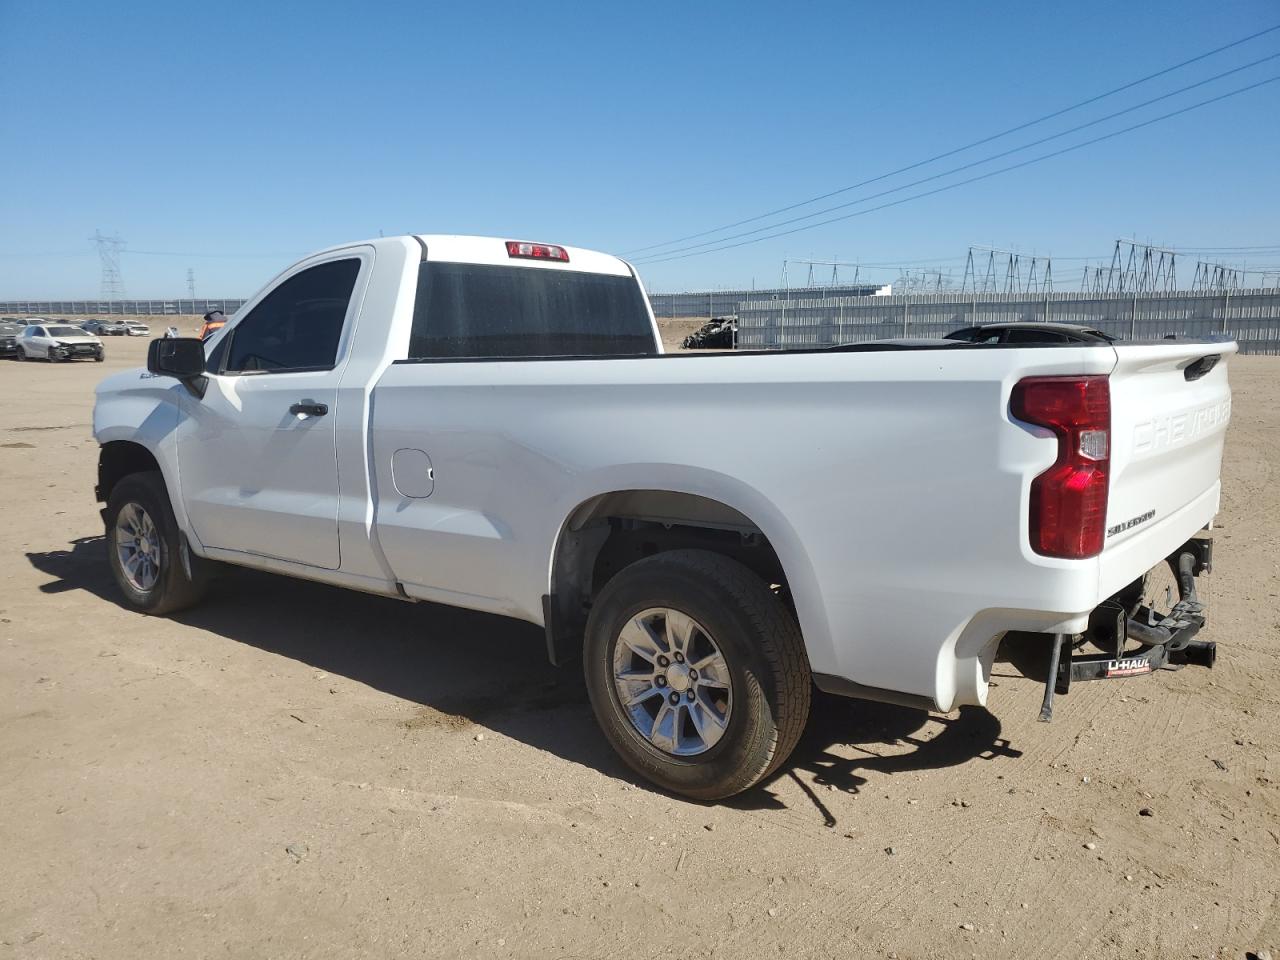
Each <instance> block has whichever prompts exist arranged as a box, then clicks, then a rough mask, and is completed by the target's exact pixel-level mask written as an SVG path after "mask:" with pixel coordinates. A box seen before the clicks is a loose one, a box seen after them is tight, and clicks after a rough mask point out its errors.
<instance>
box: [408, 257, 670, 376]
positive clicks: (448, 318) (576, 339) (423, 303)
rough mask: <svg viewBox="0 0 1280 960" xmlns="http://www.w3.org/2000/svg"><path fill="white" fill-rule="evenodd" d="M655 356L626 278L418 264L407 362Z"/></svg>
mask: <svg viewBox="0 0 1280 960" xmlns="http://www.w3.org/2000/svg"><path fill="white" fill-rule="evenodd" d="M659 352H660V351H659V348H658V343H657V339H656V337H655V335H654V331H653V324H652V321H651V320H650V318H649V312H648V309H647V308H646V306H645V300H644V295H643V294H642V293H641V290H640V284H639V282H638V281H637V280H636V279H635V277H634V276H631V275H629V274H628V275H614V274H605V273H591V272H586V271H580V270H568V269H548V268H538V267H526V266H516V265H507V264H482V263H457V262H451V261H431V260H427V261H423V263H422V264H421V266H420V267H419V270H418V288H417V298H416V300H415V302H414V309H413V327H412V332H411V334H410V338H409V355H408V358H409V359H410V360H436V359H455V360H456V359H471V360H504V359H518V358H533V357H623V356H627V357H634V356H656V355H657V354H658V353H659Z"/></svg>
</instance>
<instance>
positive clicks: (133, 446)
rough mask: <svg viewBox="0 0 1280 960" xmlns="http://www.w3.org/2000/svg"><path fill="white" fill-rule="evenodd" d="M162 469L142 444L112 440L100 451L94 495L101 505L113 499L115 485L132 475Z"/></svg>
mask: <svg viewBox="0 0 1280 960" xmlns="http://www.w3.org/2000/svg"><path fill="white" fill-rule="evenodd" d="M159 469H160V464H159V463H158V462H156V458H155V457H154V456H152V455H151V451H150V450H148V449H147V448H146V447H144V446H143V445H142V444H140V443H133V442H132V441H129V440H112V441H111V442H110V443H104V444H103V445H102V448H101V449H100V450H99V451H98V485H97V486H96V487H95V488H94V495H95V496H96V497H97V499H98V501H99V502H100V503H106V502H107V500H109V499H110V497H111V491H112V490H114V489H115V485H116V484H117V483H119V482H120V481H121V480H122V479H123V478H124V477H127V476H128V475H129V474H131V473H144V472H146V471H148V470H156V471H158V470H159Z"/></svg>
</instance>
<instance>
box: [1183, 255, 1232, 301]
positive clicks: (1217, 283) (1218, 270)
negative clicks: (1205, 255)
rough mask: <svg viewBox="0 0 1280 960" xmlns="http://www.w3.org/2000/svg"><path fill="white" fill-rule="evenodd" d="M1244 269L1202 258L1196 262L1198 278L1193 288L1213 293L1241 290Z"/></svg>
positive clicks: (1192, 285) (1193, 283)
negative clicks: (1210, 261)
mask: <svg viewBox="0 0 1280 960" xmlns="http://www.w3.org/2000/svg"><path fill="white" fill-rule="evenodd" d="M1243 274H1244V271H1243V270H1241V269H1240V268H1238V267H1228V266H1227V265H1226V264H1222V263H1209V262H1207V261H1205V260H1200V261H1198V262H1197V263H1196V278H1195V280H1194V281H1192V284H1191V289H1192V290H1204V291H1208V292H1211V293H1226V292H1227V291H1228V290H1239V289H1240V280H1241V277H1242V276H1243Z"/></svg>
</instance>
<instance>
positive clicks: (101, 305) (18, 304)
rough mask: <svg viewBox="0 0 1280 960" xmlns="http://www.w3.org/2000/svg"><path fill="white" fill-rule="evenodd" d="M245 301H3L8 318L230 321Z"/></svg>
mask: <svg viewBox="0 0 1280 960" xmlns="http://www.w3.org/2000/svg"><path fill="white" fill-rule="evenodd" d="M246 302H247V301H245V300H0V315H3V316H6V317H43V316H46V315H50V314H52V315H54V316H90V317H94V316H99V315H102V316H110V315H112V314H115V315H123V316H129V315H135V316H136V315H141V316H170V315H174V316H200V315H202V314H205V313H208V312H209V311H210V310H221V311H222V312H223V313H225V314H226V315H227V316H228V317H229V316H231V315H232V314H233V313H235V312H236V311H237V310H239V309H240V308H241V307H242V306H243V305H244V304H245V303H246Z"/></svg>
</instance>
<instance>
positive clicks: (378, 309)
mask: <svg viewBox="0 0 1280 960" xmlns="http://www.w3.org/2000/svg"><path fill="white" fill-rule="evenodd" d="M1235 350H1236V346H1235V344H1234V343H1231V342H1199V341H1196V342H1187V341H1162V342H1155V343H1116V344H1109V343H1101V342H1100V343H1091V344H1070V343H1068V344H1059V345H1035V346H1027V345H1022V344H997V343H988V344H972V343H959V342H955V341H944V340H938V341H932V342H927V343H922V342H912V341H898V342H893V341H889V342H879V343H870V344H860V345H853V346H848V347H844V348H836V349H827V350H802V351H793V352H782V353H778V352H772V353H747V352H737V353H722V354H701V355H694V354H678V355H663V352H662V347H661V340H660V338H659V335H658V329H657V326H656V324H655V322H654V319H653V314H652V311H651V310H650V308H649V305H648V301H647V298H646V296H645V293H644V289H643V287H642V286H641V283H640V281H639V279H638V278H637V276H636V274H635V271H634V270H633V269H632V268H631V267H630V265H628V264H627V263H625V262H624V261H622V260H619V259H617V258H615V257H612V256H607V255H605V254H601V253H594V252H591V251H589V250H581V249H578V248H575V247H562V246H555V245H551V244H542V243H528V242H523V241H504V240H499V239H486V238H480V237H463V236H406V237H393V238H386V239H378V240H371V241H367V242H363V243H355V244H351V245H348V246H342V247H336V248H334V249H331V250H326V251H324V252H322V253H318V254H316V255H315V256H312V257H308V258H307V259H305V260H302V261H301V262H299V263H297V264H294V265H293V266H292V267H290V268H289V269H287V270H286V271H284V272H283V273H281V274H280V275H279V276H278V277H276V279H275V280H274V281H272V282H271V283H270V284H269V285H268V286H267V287H266V288H265V289H264V290H262V291H261V292H260V293H259V294H258V295H257V296H255V297H254V298H253V299H251V300H250V301H248V302H247V303H246V304H245V305H244V307H243V308H242V309H241V310H240V311H239V312H238V313H237V314H236V316H235V317H234V318H233V319H232V320H231V321H230V322H228V323H227V325H226V326H225V327H224V328H223V329H221V330H219V331H217V332H216V333H214V334H213V335H212V336H211V337H209V339H208V340H207V341H205V342H201V341H199V340H194V339H165V340H155V341H153V342H152V344H151V351H150V354H149V358H148V368H147V370H145V371H138V370H134V371H130V372H125V373H121V374H118V375H115V376H112V377H109V378H108V379H106V380H105V381H104V382H103V383H102V384H101V385H100V386H99V387H98V398H97V405H96V407H95V410H94V434H95V436H96V438H97V440H98V442H99V444H101V455H100V461H99V469H98V482H97V487H96V493H97V497H98V499H99V500H100V501H103V502H105V504H106V508H105V510H104V511H103V515H104V519H105V522H106V542H107V547H108V556H109V559H110V564H111V568H112V571H113V573H114V575H115V578H116V580H117V582H118V583H119V586H120V589H121V591H122V592H123V594H124V597H125V600H126V602H127V603H128V604H129V605H130V606H132V607H134V608H136V609H138V610H141V611H144V612H148V613H152V614H161V613H167V612H170V611H174V610H177V609H179V608H180V607H183V606H186V605H189V604H191V603H193V602H195V601H196V600H197V599H198V598H199V596H200V594H201V591H202V588H203V585H204V583H205V581H206V580H207V578H208V576H209V574H210V571H211V570H212V569H213V568H215V567H216V566H217V565H218V564H219V563H231V564H240V565H243V566H248V567H256V568H259V569H263V570H269V571H275V572H277V573H283V574H288V575H290V576H295V577H305V578H308V579H312V580H319V581H324V582H326V583H331V584H336V585H339V586H344V587H350V588H353V589H357V590H363V591H368V592H371V593H378V594H383V595H386V596H388V597H395V598H400V599H402V600H425V601H433V602H437V603H445V604H453V605H457V606H461V607H469V608H472V609H475V610H484V611H490V612H493V613H498V614H504V615H506V616H510V617H516V618H519V619H521V620H526V621H529V622H531V623H534V624H538V625H541V626H543V627H545V630H546V638H547V648H548V652H549V654H550V656H551V657H552V659H553V660H554V661H556V662H561V661H564V660H567V659H576V657H577V656H581V658H582V660H583V669H584V672H585V680H586V684H587V687H588V689H589V692H590V696H591V701H592V705H593V707H594V709H595V713H596V717H597V718H598V720H599V723H600V726H601V728H602V729H603V731H604V734H605V736H606V737H607V738H608V740H609V741H610V742H611V744H612V745H613V746H614V748H615V749H617V751H618V752H619V753H620V754H621V756H622V757H623V758H624V759H625V760H626V761H627V763H629V764H630V765H631V766H632V767H633V768H634V769H635V770H636V771H638V772H639V773H641V774H643V775H644V776H646V777H648V778H650V779H651V780H653V781H654V782H656V783H658V784H659V785H661V786H662V787H664V788H667V789H669V790H672V791H676V792H680V793H684V794H687V795H690V796H695V797H700V798H717V797H724V796H728V795H731V794H733V793H736V792H738V791H741V790H743V789H746V788H747V787H749V786H751V785H752V784H754V783H756V782H758V781H759V780H761V779H762V778H763V777H766V776H767V775H769V774H770V773H771V772H773V771H774V770H776V769H777V768H778V767H779V765H780V764H782V763H783V762H784V761H785V760H786V758H787V756H788V754H789V753H790V751H791V749H792V748H793V747H794V745H795V743H796V740H797V739H798V737H799V736H800V733H801V730H802V728H803V726H804V724H805V720H806V716H807V714H808V710H809V704H810V696H811V689H812V687H813V686H815V685H816V686H817V687H818V688H819V689H821V690H824V691H828V692H832V693H837V694H843V695H847V696H854V697H864V698H868V699H880V700H888V701H891V702H900V703H908V704H913V705H918V706H923V707H926V708H929V709H936V710H941V711H948V710H951V709H953V708H955V707H957V706H960V705H963V704H985V702H986V698H987V682H988V676H989V673H990V669H991V665H992V662H993V660H994V659H995V657H996V653H997V649H998V648H999V646H1000V644H1001V642H1002V640H1003V639H1005V638H1006V637H1010V636H1013V635H1014V634H1017V635H1019V636H1020V638H1021V642H1026V640H1027V636H1026V635H1027V634H1028V633H1031V634H1035V635H1038V636H1039V638H1040V640H1041V641H1042V650H1043V652H1044V658H1045V659H1046V660H1048V661H1049V666H1048V670H1047V676H1046V677H1045V678H1044V679H1045V680H1046V692H1045V708H1044V716H1046V717H1047V716H1048V714H1049V712H1050V710H1051V708H1052V697H1053V694H1054V691H1055V690H1057V691H1059V692H1062V691H1065V689H1066V688H1067V686H1068V684H1069V683H1070V681H1071V680H1072V679H1073V678H1074V679H1077V680H1080V679H1100V678H1104V677H1122V676H1130V675H1133V674H1137V673H1147V672H1150V671H1151V670H1153V669H1155V668H1158V667H1161V666H1164V665H1166V664H1176V663H1201V664H1205V665H1211V663H1212V660H1213V656H1214V647H1213V645H1212V644H1210V643H1205V642H1202V641H1200V640H1197V639H1195V633H1196V631H1197V630H1198V629H1199V628H1200V626H1201V625H1202V624H1203V622H1204V614H1203V609H1202V607H1201V605H1200V604H1199V602H1198V600H1197V598H1196V593H1195V577H1196V576H1198V575H1199V574H1200V573H1203V572H1204V571H1205V570H1207V569H1208V567H1209V564H1210V541H1209V540H1207V539H1205V538H1204V537H1203V535H1202V534H1201V533H1200V531H1202V530H1203V529H1204V528H1206V527H1208V526H1209V525H1210V524H1211V521H1212V520H1213V517H1214V514H1215V512H1216V510H1217V509H1218V499H1219V477H1218V474H1219V466H1220V463H1221V457H1222V447H1223V440H1224V436H1225V433H1226V429H1227V422H1228V419H1229V416H1230V402H1231V401H1230V391H1229V388H1228V385H1227V364H1226V362H1225V361H1226V359H1227V357H1228V356H1229V355H1230V354H1232V353H1234V352H1235ZM1162 564H1167V565H1168V566H1169V567H1170V568H1171V569H1172V571H1173V575H1174V576H1176V578H1177V584H1178V594H1177V602H1176V603H1174V602H1173V598H1172V597H1170V603H1169V609H1166V610H1157V609H1155V604H1154V603H1149V602H1148V601H1149V598H1148V597H1146V594H1145V593H1144V589H1143V586H1144V576H1145V575H1146V574H1147V572H1148V570H1150V569H1151V568H1153V567H1158V566H1159V565H1162ZM1089 642H1092V643H1093V644H1094V645H1095V646H1097V647H1100V648H1102V649H1103V650H1104V651H1105V652H1103V653H1101V654H1096V653H1095V654H1092V655H1086V654H1084V653H1083V652H1082V651H1083V650H1084V649H1085V644H1086V643H1089Z"/></svg>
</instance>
